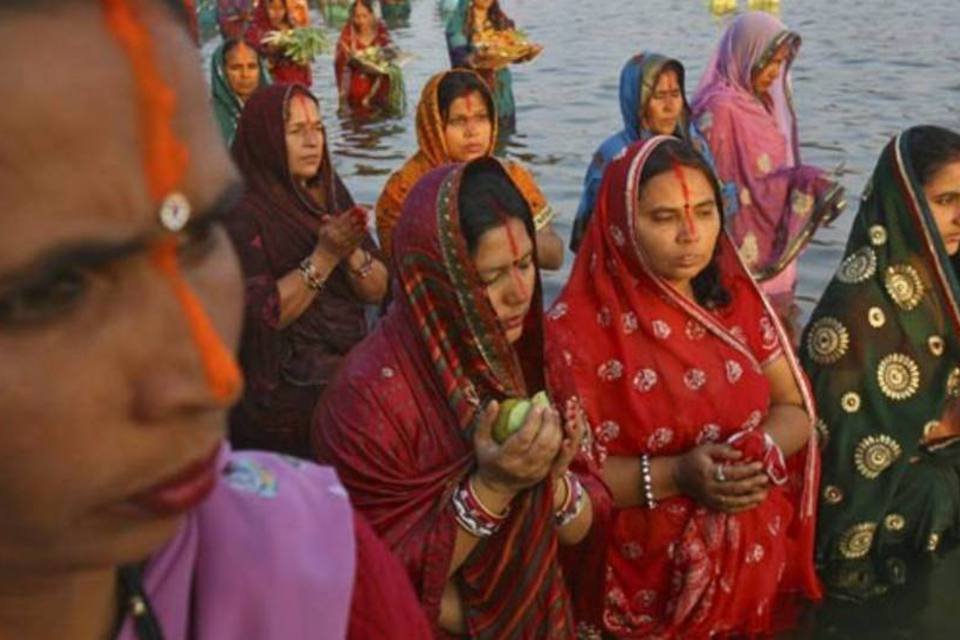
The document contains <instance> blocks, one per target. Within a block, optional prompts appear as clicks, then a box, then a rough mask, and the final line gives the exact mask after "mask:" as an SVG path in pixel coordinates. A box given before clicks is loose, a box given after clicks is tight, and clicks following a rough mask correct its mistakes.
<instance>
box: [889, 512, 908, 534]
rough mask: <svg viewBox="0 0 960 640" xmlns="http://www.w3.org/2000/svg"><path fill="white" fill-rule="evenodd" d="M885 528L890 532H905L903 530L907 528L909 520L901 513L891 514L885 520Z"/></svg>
mask: <svg viewBox="0 0 960 640" xmlns="http://www.w3.org/2000/svg"><path fill="white" fill-rule="evenodd" d="M883 526H884V527H886V528H887V530H888V531H903V528H904V527H905V526H907V520H906V518H904V517H903V516H902V515H900V514H899V513H891V514H890V515H888V516H887V517H886V518H884V519H883Z"/></svg>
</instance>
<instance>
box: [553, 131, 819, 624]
mask: <svg viewBox="0 0 960 640" xmlns="http://www.w3.org/2000/svg"><path fill="white" fill-rule="evenodd" d="M720 202H721V198H720V193H719V190H718V182H717V181H716V179H715V178H714V176H713V173H712V172H711V171H710V169H709V168H708V166H707V165H706V164H705V163H704V161H703V159H702V158H701V157H700V156H699V155H698V154H696V153H695V152H694V151H693V150H692V149H690V148H689V147H687V146H686V145H685V144H684V143H682V142H680V141H679V140H678V139H675V138H669V137H665V136H659V137H655V138H651V139H650V140H649V141H647V142H639V143H634V144H633V145H631V146H630V147H628V148H627V149H626V151H625V155H624V156H623V157H621V158H619V159H616V160H614V161H613V162H612V163H611V164H610V165H609V167H608V168H607V170H606V173H605V175H604V180H603V183H602V185H601V188H600V193H599V197H598V200H597V205H596V208H595V210H594V219H593V222H591V224H590V226H589V227H588V230H587V235H586V236H585V238H584V241H583V244H582V245H581V247H580V251H579V252H578V254H577V261H576V263H575V264H574V268H573V273H572V274H571V277H570V281H569V282H568V283H567V285H566V287H565V288H564V289H563V292H562V293H561V294H560V297H559V298H558V299H557V302H556V304H555V305H554V307H553V308H552V309H551V311H550V312H549V314H548V318H549V319H548V323H547V335H548V345H549V350H548V352H549V353H552V354H555V357H553V358H552V359H551V362H550V370H551V372H553V371H566V370H572V372H573V376H572V378H573V384H574V385H575V388H574V389H573V391H572V392H573V393H578V394H579V395H580V398H581V401H582V404H583V408H584V410H585V411H586V412H587V415H588V417H589V422H590V425H591V426H592V435H593V445H592V448H591V451H592V456H593V459H594V462H595V463H596V464H599V465H600V466H601V469H602V471H601V477H602V478H603V481H604V484H605V485H606V486H607V487H608V489H609V491H610V493H611V495H612V498H613V503H614V509H613V515H612V524H611V525H610V528H609V530H610V533H609V537H608V540H607V543H606V544H605V545H598V544H595V545H594V546H593V547H592V548H591V549H590V550H585V551H583V552H582V553H580V554H579V555H578V556H576V557H571V558H569V559H570V560H571V562H569V563H568V564H567V565H566V566H565V570H566V572H567V574H568V575H567V577H568V580H569V582H570V584H571V585H572V589H573V596H574V603H575V605H576V614H577V619H578V622H580V623H581V627H582V628H583V629H584V630H589V629H592V630H593V631H595V632H596V634H599V633H601V632H603V633H607V634H612V635H613V636H615V637H619V638H656V639H658V640H667V639H678V640H679V639H684V640H707V639H708V638H730V637H744V636H746V637H756V636H759V635H766V634H769V633H771V632H772V631H774V630H775V629H777V628H778V627H780V626H781V625H785V624H789V622H790V621H789V620H781V619H780V617H781V616H785V615H786V614H787V612H788V611H789V610H790V607H789V606H787V605H789V604H790V603H792V602H794V601H795V600H796V599H797V598H798V597H804V596H805V597H807V598H816V597H818V596H819V585H818V583H817V579H816V577H815V575H814V570H813V556H812V551H813V534H814V526H813V525H814V516H815V513H816V487H817V471H818V461H819V458H818V455H817V450H816V447H815V446H810V445H809V444H808V442H812V440H811V438H812V437H813V403H812V400H811V396H810V393H809V391H808V390H807V387H806V384H805V382H804V378H803V375H802V373H801V371H800V369H799V366H798V365H797V362H796V360H795V358H794V356H793V354H792V353H791V351H790V347H789V344H788V343H787V341H786V338H785V335H784V333H783V330H782V328H781V326H780V325H779V323H778V322H777V321H776V319H775V317H774V316H773V315H772V314H771V313H770V309H769V308H768V306H767V303H766V301H765V299H764V297H763V296H762V295H761V294H760V292H759V290H758V289H757V285H756V284H755V283H754V281H753V279H752V278H751V277H750V275H749V273H747V271H746V269H745V268H744V267H743V264H742V263H741V262H740V261H739V259H738V258H737V254H736V252H735V250H734V249H733V246H732V244H731V243H730V242H729V240H728V238H727V236H726V234H725V233H723V231H722V227H721V224H722V223H721V221H722V211H721V209H720V205H719V203H720ZM584 336H589V339H586V340H585V339H584ZM598 575H599V576H601V579H604V580H605V584H604V585H603V586H601V588H599V589H597V588H595V587H594V586H593V585H592V584H590V582H589V580H591V579H595V577H596V576H598Z"/></svg>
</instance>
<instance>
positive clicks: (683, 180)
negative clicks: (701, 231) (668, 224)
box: [673, 162, 697, 239]
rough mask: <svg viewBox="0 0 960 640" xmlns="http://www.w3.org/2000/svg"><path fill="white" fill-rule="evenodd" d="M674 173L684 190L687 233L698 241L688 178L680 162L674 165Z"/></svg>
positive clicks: (684, 216) (684, 213)
mask: <svg viewBox="0 0 960 640" xmlns="http://www.w3.org/2000/svg"><path fill="white" fill-rule="evenodd" d="M673 172H674V174H676V176H677V180H679V181H680V188H681V189H682V190H683V219H684V222H685V223H686V225H687V231H688V232H689V233H690V237H691V238H693V239H696V237H697V228H696V227H695V226H694V224H693V205H692V204H691V203H690V187H689V186H687V177H686V175H684V173H683V166H682V165H680V163H678V162H674V163H673Z"/></svg>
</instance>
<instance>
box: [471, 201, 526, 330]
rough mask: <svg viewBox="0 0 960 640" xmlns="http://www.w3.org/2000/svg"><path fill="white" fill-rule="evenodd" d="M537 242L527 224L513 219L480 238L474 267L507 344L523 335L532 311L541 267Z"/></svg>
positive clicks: (475, 252)
mask: <svg viewBox="0 0 960 640" xmlns="http://www.w3.org/2000/svg"><path fill="white" fill-rule="evenodd" d="M533 260H534V258H533V241H532V240H531V239H530V234H528V233H527V228H526V227H525V226H524V225H523V222H521V221H520V220H517V219H516V218H509V219H508V220H507V223H506V224H504V225H501V226H499V227H494V228H493V229H490V230H489V231H487V232H485V233H484V234H483V235H482V236H480V240H479V242H477V248H476V251H474V255H473V263H474V265H475V266H476V268H477V273H478V274H479V275H480V281H481V282H482V283H483V284H484V286H485V287H486V291H487V297H488V298H489V299H490V304H491V305H493V310H494V311H495V312H496V314H497V319H498V320H499V321H500V327H501V328H502V329H503V331H504V333H505V334H506V336H507V340H509V341H510V342H511V344H512V343H514V342H516V341H517V340H519V339H520V337H521V336H522V335H523V322H524V319H525V318H526V317H527V313H528V312H529V311H530V303H531V302H532V301H533V289H534V285H535V283H536V277H537V267H536V265H535V264H534V261H533Z"/></svg>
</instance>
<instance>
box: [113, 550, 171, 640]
mask: <svg viewBox="0 0 960 640" xmlns="http://www.w3.org/2000/svg"><path fill="white" fill-rule="evenodd" d="M117 612H118V613H117V618H118V619H117V634H116V635H119V633H120V629H122V628H123V622H124V620H126V618H127V616H130V617H131V618H132V619H133V630H134V633H135V634H136V636H137V638H138V639H139V640H163V629H161V628H160V622H159V621H158V620H157V617H156V615H155V614H154V613H153V608H152V607H151V606H150V600H149V599H148V598H147V593H146V591H144V589H143V571H142V568H141V567H140V566H138V565H128V566H125V567H120V570H119V571H118V572H117Z"/></svg>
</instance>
